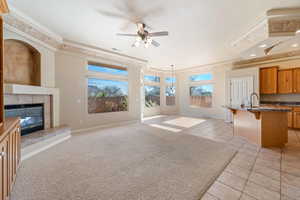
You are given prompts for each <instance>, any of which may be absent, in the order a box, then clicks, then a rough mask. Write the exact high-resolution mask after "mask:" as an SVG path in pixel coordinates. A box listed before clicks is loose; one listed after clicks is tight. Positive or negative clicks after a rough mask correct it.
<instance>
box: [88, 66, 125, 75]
mask: <svg viewBox="0 0 300 200" xmlns="http://www.w3.org/2000/svg"><path fill="white" fill-rule="evenodd" d="M88 70H89V71H93V72H102V73H106V74H113V75H122V76H127V75H128V71H126V70H121V69H114V68H109V67H102V66H96V65H88Z"/></svg>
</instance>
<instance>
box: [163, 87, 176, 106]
mask: <svg viewBox="0 0 300 200" xmlns="http://www.w3.org/2000/svg"><path fill="white" fill-rule="evenodd" d="M175 94H176V88H175V86H173V87H172V86H167V87H166V93H165V95H166V105H167V106H173V105H175Z"/></svg>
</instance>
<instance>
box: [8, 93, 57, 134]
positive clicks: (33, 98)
mask: <svg viewBox="0 0 300 200" xmlns="http://www.w3.org/2000/svg"><path fill="white" fill-rule="evenodd" d="M51 99H52V97H51V95H31V94H5V95H4V105H20V104H37V103H41V104H44V127H45V129H46V130H47V129H50V128H52V127H53V125H52V124H53V123H52V100H51Z"/></svg>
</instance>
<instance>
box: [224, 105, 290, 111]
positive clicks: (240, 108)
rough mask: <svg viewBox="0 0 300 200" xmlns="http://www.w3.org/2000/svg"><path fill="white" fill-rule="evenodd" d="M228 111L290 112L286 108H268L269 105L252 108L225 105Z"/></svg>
mask: <svg viewBox="0 0 300 200" xmlns="http://www.w3.org/2000/svg"><path fill="white" fill-rule="evenodd" d="M225 107H226V108H228V109H232V110H244V111H249V112H290V111H292V109H291V108H288V107H286V106H276V105H275V106H273V105H272V106H271V105H270V106H269V105H263V106H262V105H261V106H254V107H252V108H251V107H241V106H231V105H227V106H225Z"/></svg>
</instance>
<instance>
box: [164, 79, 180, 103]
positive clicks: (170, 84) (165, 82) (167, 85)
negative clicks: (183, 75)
mask: <svg viewBox="0 0 300 200" xmlns="http://www.w3.org/2000/svg"><path fill="white" fill-rule="evenodd" d="M167 78H173V77H172V76H165V77H164V92H165V93H164V97H165V106H167V107H172V106H176V105H177V77H176V76H175V77H174V79H175V81H174V83H173V86H174V87H175V95H174V97H175V104H174V105H167V95H166V91H167V87H170V86H172V83H169V82H167Z"/></svg>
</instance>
